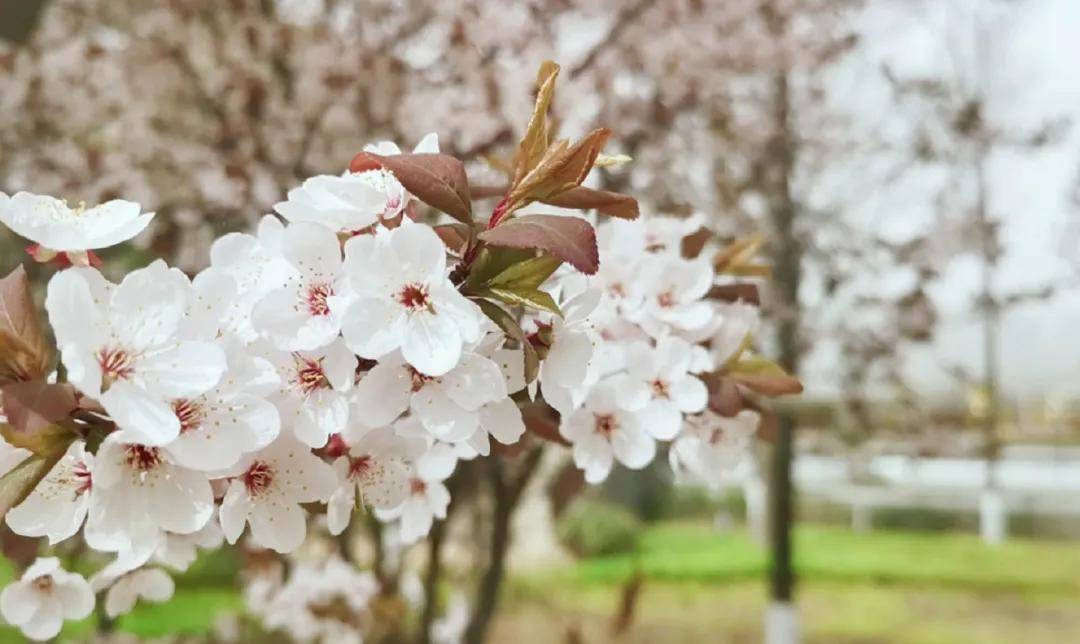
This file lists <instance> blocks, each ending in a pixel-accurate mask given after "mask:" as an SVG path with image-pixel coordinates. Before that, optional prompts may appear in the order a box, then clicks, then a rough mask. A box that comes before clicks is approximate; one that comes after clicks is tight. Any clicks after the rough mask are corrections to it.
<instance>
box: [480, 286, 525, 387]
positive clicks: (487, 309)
mask: <svg viewBox="0 0 1080 644" xmlns="http://www.w3.org/2000/svg"><path fill="white" fill-rule="evenodd" d="M473 301H474V302H476V304H477V305H478V306H479V307H480V310H481V311H483V312H484V315H486V316H488V318H489V319H490V320H491V321H492V322H494V323H495V324H496V325H497V326H498V327H499V328H500V329H502V330H503V333H505V334H506V335H508V336H509V337H511V338H513V339H514V340H517V342H518V344H520V345H521V349H522V351H523V352H524V354H525V384H529V383H530V382H532V381H534V380H536V375H537V374H538V373H539V372H540V356H538V355H536V349H535V348H533V345H532V343H531V342H529V338H528V337H527V336H526V335H525V332H524V331H523V330H522V329H521V325H519V324H518V323H517V320H515V319H514V316H512V315H510V314H509V313H508V312H507V311H506V309H504V308H503V307H501V306H499V305H498V304H495V303H494V302H489V301H487V300H481V299H476V300H473Z"/></svg>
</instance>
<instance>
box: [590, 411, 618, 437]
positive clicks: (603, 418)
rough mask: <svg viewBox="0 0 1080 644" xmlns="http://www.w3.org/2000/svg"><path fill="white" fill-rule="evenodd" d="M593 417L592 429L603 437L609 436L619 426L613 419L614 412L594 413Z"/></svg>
mask: <svg viewBox="0 0 1080 644" xmlns="http://www.w3.org/2000/svg"><path fill="white" fill-rule="evenodd" d="M594 417H595V419H596V420H595V425H594V429H595V431H596V433H597V434H600V435H601V436H603V437H604V438H611V435H612V434H614V433H615V430H616V429H618V428H619V423H618V421H617V420H615V414H594Z"/></svg>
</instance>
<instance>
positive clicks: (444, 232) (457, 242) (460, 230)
mask: <svg viewBox="0 0 1080 644" xmlns="http://www.w3.org/2000/svg"><path fill="white" fill-rule="evenodd" d="M432 228H433V230H434V231H435V234H436V235H438V236H439V239H441V240H442V242H443V243H444V244H446V247H447V248H449V249H450V251H451V252H453V253H456V254H458V255H460V254H461V253H462V252H463V251H464V249H465V244H466V243H467V242H468V240H469V229H468V227H467V225H466V224H442V225H439V226H433V227H432Z"/></svg>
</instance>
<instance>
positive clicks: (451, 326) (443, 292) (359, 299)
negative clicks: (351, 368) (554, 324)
mask: <svg viewBox="0 0 1080 644" xmlns="http://www.w3.org/2000/svg"><path fill="white" fill-rule="evenodd" d="M345 273H346V275H347V276H348V284H349V287H350V290H351V295H352V297H351V298H350V299H351V303H350V302H347V301H345V300H342V301H340V302H338V303H335V302H331V308H336V307H341V306H345V307H347V308H345V310H344V312H343V317H342V324H341V327H342V333H343V334H344V336H345V340H346V341H347V342H348V345H349V348H350V349H352V350H353V351H354V352H356V354H358V355H359V356H361V357H363V358H368V359H373V360H378V359H380V358H382V357H383V356H385V355H387V354H389V353H391V352H392V351H394V350H395V349H400V350H401V353H402V355H403V356H404V358H405V361H406V362H408V363H409V364H410V365H412V366H413V367H415V368H416V369H417V371H419V372H420V373H423V374H425V375H428V376H441V375H443V374H445V373H446V372H448V371H450V370H451V369H452V368H453V367H454V365H456V364H457V363H458V360H459V359H460V357H461V352H462V347H463V345H464V344H466V343H472V342H476V341H477V340H479V338H480V315H481V314H480V311H479V309H478V308H477V306H476V305H475V304H473V303H472V302H470V301H468V300H467V299H466V298H465V297H464V296H463V295H461V293H459V292H458V290H457V289H456V288H455V287H454V285H453V284H452V283H451V282H450V279H449V277H448V276H447V271H446V247H445V246H443V243H442V241H441V240H440V239H439V237H438V235H436V234H435V232H434V231H433V230H431V228H429V227H427V226H424V225H421V224H415V223H411V222H408V221H405V222H403V223H402V225H401V226H399V227H398V228H395V229H393V230H390V231H380V232H379V233H377V234H375V235H361V236H358V237H353V238H352V239H350V240H349V241H348V242H347V243H346V244H345Z"/></svg>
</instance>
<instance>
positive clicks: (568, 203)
mask: <svg viewBox="0 0 1080 644" xmlns="http://www.w3.org/2000/svg"><path fill="white" fill-rule="evenodd" d="M558 72H559V68H558V66H557V65H555V64H554V63H550V62H549V63H544V64H543V65H542V66H541V68H540V72H539V74H538V79H537V96H536V103H535V109H534V112H533V114H532V117H531V119H530V120H529V123H528V125H527V127H526V130H525V133H524V135H523V137H522V138H521V141H520V143H519V145H518V148H517V152H516V154H515V155H514V158H513V161H512V163H511V164H510V166H509V167H508V172H507V185H506V186H505V187H502V188H500V189H498V190H497V191H494V192H495V194H496V195H497V197H498V202H497V203H496V204H495V206H494V207H493V209H492V211H491V214H490V216H488V217H479V216H478V214H477V206H476V203H477V202H479V201H480V198H481V193H482V192H485V193H490V192H492V191H491V190H487V189H485V190H483V191H481V190H480V189H476V190H475V192H476V193H477V194H476V195H474V194H473V192H474V190H472V189H470V183H469V180H468V177H467V176H466V173H465V166H464V165H463V163H462V161H460V160H458V159H456V158H453V157H451V156H449V155H445V154H440V153H439V147H438V140H437V137H436V136H434V135H428V136H427V137H424V138H423V139H422V140H421V141H420V143H419V144H418V145H417V146H416V148H415V149H414V150H413V151H412V152H411V153H402V152H401V150H400V149H399V148H398V147H397V146H396V145H394V144H392V143H388V142H383V143H379V144H376V145H371V146H368V147H367V148H365V149H364V151H362V152H360V153H359V154H357V155H356V157H355V158H354V159H353V160H352V163H351V164H350V166H349V168H348V169H347V170H346V171H345V172H344V173H343V174H341V175H340V176H338V175H320V176H316V177H312V178H310V179H308V180H306V181H304V182H303V184H302V185H300V186H299V187H297V188H296V189H294V190H291V191H289V193H288V195H287V197H286V198H285V199H284V200H283V201H281V202H279V203H277V204H276V205H275V207H274V210H275V212H276V213H277V215H276V216H275V215H267V216H265V217H264V218H263V219H262V220H261V221H260V222H259V224H258V227H257V230H256V231H255V232H254V233H252V234H248V233H231V234H227V235H225V236H223V237H221V238H219V239H217V240H216V241H215V242H214V243H213V246H212V248H211V252H210V257H211V261H210V265H209V266H208V267H206V268H205V269H203V270H201V271H200V272H198V273H197V274H195V275H194V276H189V275H187V274H185V273H183V272H181V271H180V270H178V269H176V268H170V267H168V266H167V265H166V264H165V263H164V262H163V261H160V260H159V261H155V262H153V263H151V264H149V265H148V266H145V267H143V268H139V269H137V270H133V271H131V272H130V273H128V274H127V275H124V276H123V277H122V279H121V280H120V281H119V282H118V283H114V282H112V281H110V280H109V279H107V277H106V276H105V275H104V274H103V273H102V272H100V271H99V270H98V266H99V265H100V261H99V260H98V259H97V256H96V255H95V254H94V252H93V251H94V250H95V249H98V248H102V247H106V246H110V245H113V244H116V243H120V242H122V241H125V240H127V239H130V238H131V237H133V236H134V235H136V234H138V233H139V232H140V231H141V230H143V229H144V228H146V227H147V226H148V225H150V223H151V220H152V218H153V214H152V213H145V214H144V213H142V212H141V208H140V207H139V206H138V204H135V203H132V202H127V201H121V200H115V201H111V202H108V203H105V204H102V205H100V206H96V207H86V206H85V205H84V204H80V205H78V206H77V207H72V206H70V205H69V204H68V203H66V202H64V201H62V200H58V199H55V198H53V197H47V196H39V195H34V194H30V193H25V192H20V193H17V194H15V195H13V196H11V197H8V196H6V195H0V221H3V222H4V223H5V224H6V225H7V226H8V227H10V228H11V229H12V230H13V231H14V232H16V233H17V234H19V235H21V236H23V237H25V238H27V239H28V240H29V241H30V242H31V244H32V245H31V246H30V248H29V249H28V250H29V253H30V255H31V256H32V257H33V259H34V260H36V261H38V262H48V263H49V264H50V265H52V266H55V267H56V269H57V270H56V272H55V273H54V274H53V275H52V277H51V279H50V280H49V282H48V288H47V293H46V295H45V310H46V311H47V314H48V322H49V326H50V327H51V329H52V335H53V336H54V337H55V345H54V344H53V343H52V342H51V341H50V340H49V334H48V333H47V332H46V330H45V327H44V325H43V324H42V323H41V321H40V320H39V319H38V317H37V315H36V312H35V308H34V306H33V298H32V294H31V292H30V285H29V281H28V279H27V277H26V273H25V271H24V270H23V269H21V268H20V269H17V270H16V271H15V272H14V273H12V274H11V275H9V276H8V277H6V278H4V279H3V281H2V282H0V313H2V315H0V386H2V389H0V391H2V396H3V398H2V403H3V414H4V417H5V418H4V422H3V424H2V425H0V432H2V434H3V437H4V439H6V445H5V449H6V453H7V457H6V459H5V462H8V471H7V473H6V474H5V475H4V476H3V478H2V479H0V510H2V512H3V514H4V515H5V520H6V522H7V525H8V527H9V528H10V529H11V530H12V531H14V532H15V533H17V534H19V535H23V536H26V537H33V538H43V539H44V540H46V541H47V542H48V548H49V549H51V551H52V554H57V555H58V556H59V555H61V554H63V553H64V552H65V550H64V547H65V543H66V542H68V540H70V539H72V538H74V537H75V536H76V535H80V534H81V538H82V541H83V542H85V545H86V546H87V547H88V548H89V549H90V550H93V551H95V552H99V553H105V554H106V555H108V556H109V557H112V560H111V562H109V563H108V564H106V565H105V566H103V567H102V568H101V569H100V570H99V571H98V572H97V573H96V574H94V575H93V576H92V578H91V579H90V580H89V582H88V581H86V580H85V579H84V578H83V577H82V576H80V575H78V574H76V573H74V572H67V571H65V570H63V568H62V567H61V565H60V560H59V559H58V558H55V557H50V558H42V559H39V560H38V561H37V562H36V563H34V564H33V565H32V566H30V567H29V568H27V569H26V571H25V572H24V574H23V576H22V579H21V580H20V581H18V582H16V583H15V584H13V585H11V586H9V587H8V588H7V589H5V590H4V592H3V595H2V596H0V613H2V615H3V617H4V618H5V619H6V620H7V621H8V622H9V623H11V624H14V625H16V626H18V627H19V628H21V629H22V631H23V633H24V634H25V635H26V636H27V637H31V638H35V639H47V638H50V637H52V636H54V635H55V634H56V633H57V632H58V631H59V629H60V628H61V625H62V622H63V620H64V619H79V618H82V617H85V616H87V615H88V614H89V613H90V612H91V610H92V609H93V605H94V598H93V596H94V594H101V595H102V597H103V601H104V612H105V614H106V615H108V616H110V617H112V616H116V615H119V614H122V613H124V612H126V611H128V610H130V609H131V608H132V607H133V606H134V605H135V604H136V603H137V602H139V601H165V600H167V599H168V598H169V597H170V596H171V594H172V591H173V583H172V580H171V578H170V577H169V575H168V573H167V572H166V570H184V569H185V568H186V567H187V566H189V565H190V564H191V563H192V561H193V560H194V559H195V556H196V552H197V549H200V548H215V547H219V546H221V545H222V542H227V543H228V544H236V543H238V542H240V541H242V540H243V541H245V542H246V543H247V545H248V547H249V548H251V549H254V550H259V549H265V550H268V551H273V552H276V553H290V552H293V551H295V550H296V549H297V548H299V547H300V546H301V545H302V544H303V543H304V542H305V539H306V538H307V537H308V536H309V534H310V533H311V532H312V531H313V530H321V527H320V526H322V525H323V522H322V519H321V518H319V519H318V520H315V519H316V518H318V517H322V516H323V515H325V528H326V530H327V531H329V532H330V533H331V534H334V535H337V534H341V533H343V532H345V531H346V530H347V529H348V528H349V526H350V524H351V522H353V521H356V520H357V519H356V516H355V515H356V514H357V511H358V510H359V511H363V512H366V511H368V510H370V512H371V515H372V516H373V517H374V518H375V519H376V520H377V521H379V522H381V523H382V524H385V525H387V526H390V529H391V531H392V533H393V534H394V538H395V539H396V541H397V542H398V543H400V544H405V545H408V544H411V543H415V542H417V541H419V540H421V539H423V538H424V537H425V536H427V535H428V534H429V533H431V532H432V530H433V529H434V528H435V526H437V525H439V524H438V523H437V522H438V521H440V520H442V519H444V518H445V517H446V515H447V511H448V507H449V505H450V503H451V500H452V499H451V497H452V494H451V492H450V490H449V489H448V487H447V484H446V483H447V481H448V479H449V478H450V477H451V476H452V473H453V472H454V471H455V468H457V467H458V465H459V463H460V462H461V461H469V460H475V459H488V460H490V461H492V462H499V461H501V460H506V461H512V460H514V459H519V458H522V457H521V453H522V451H523V448H525V449H529V450H531V452H530V453H532V454H536V453H538V450H539V449H540V447H539V446H542V445H547V444H562V445H564V446H566V447H568V448H569V449H570V452H571V454H572V458H573V462H574V463H575V464H576V466H577V467H578V468H580V469H581V470H582V471H583V472H584V477H585V479H586V480H587V481H589V482H590V483H597V482H600V481H602V480H604V479H605V478H606V477H607V476H608V474H609V473H610V472H611V470H612V468H613V467H614V466H615V465H616V464H621V465H622V466H625V467H627V468H630V469H639V468H642V467H644V466H645V465H647V464H648V463H650V462H651V461H652V460H653V459H654V458H655V457H656V454H657V453H658V450H657V445H658V443H670V448H669V449H668V452H667V453H668V458H669V460H670V463H671V466H672V468H673V469H674V470H675V471H676V473H677V474H678V476H680V477H685V478H693V479H697V480H701V481H704V482H706V483H708V484H711V485H717V484H719V482H720V480H721V478H722V475H723V473H724V472H725V470H726V469H728V468H730V466H731V465H732V463H733V462H734V461H735V460H737V457H738V455H739V454H740V453H741V452H742V451H743V450H744V449H745V447H746V445H747V444H748V442H749V441H750V440H751V438H752V437H753V435H754V433H755V431H756V430H757V429H758V428H759V425H761V426H763V427H768V426H769V422H770V418H771V416H770V413H769V411H768V408H767V407H766V406H765V405H764V404H763V402H762V399H761V397H762V396H765V397H768V396H777V395H783V394H787V393H795V392H797V391H799V390H800V385H799V383H798V381H797V380H795V379H794V378H792V377H791V376H789V375H787V374H786V373H784V372H783V371H782V370H781V369H780V368H779V367H777V366H775V365H774V364H772V363H771V362H769V361H768V360H766V359H765V358H763V357H761V356H760V355H757V354H755V353H754V352H753V350H752V346H753V342H752V337H753V333H754V331H755V328H756V324H757V309H756V304H757V295H756V289H755V287H754V285H753V284H752V283H748V282H744V281H742V278H741V277H740V276H743V275H755V274H760V273H761V272H762V267H761V266H759V265H756V264H754V259H753V257H754V255H755V253H756V251H757V248H758V246H759V245H760V243H759V242H758V241H755V240H742V241H737V242H736V243H734V244H732V245H730V246H728V247H725V248H721V247H720V246H719V245H718V243H717V242H716V240H715V239H714V238H713V237H714V236H713V235H712V234H711V233H710V232H709V231H708V230H707V229H705V228H704V227H703V221H702V220H701V219H698V218H689V219H669V218H663V217H647V218H638V205H637V203H636V201H635V200H634V199H632V198H630V197H628V196H626V195H623V194H619V193H615V192H608V191H602V190H596V189H592V188H588V187H585V186H584V185H583V182H584V180H585V179H586V177H587V176H588V175H589V173H590V171H591V170H592V169H593V168H594V167H596V166H601V165H607V164H613V163H619V162H624V161H625V159H619V158H617V157H609V156H606V155H604V154H603V153H602V150H603V148H604V145H605V143H606V142H607V140H608V138H609V136H610V132H609V131H608V130H606V129H597V130H594V131H592V132H590V133H589V134H587V135H586V136H585V137H583V138H582V139H581V140H579V141H577V142H573V143H571V142H570V141H567V140H557V139H555V138H554V136H553V134H554V127H553V126H552V125H551V124H550V123H549V122H548V118H547V113H548V110H549V106H550V104H551V102H552V100H553V96H554V88H555V80H556V77H557V75H558ZM474 197H475V198H476V201H474ZM545 211H546V212H545ZM581 211H587V212H581ZM553 212H554V213H557V214H552V213H553ZM765 433H766V434H767V431H766V432H765ZM517 492H518V493H520V489H518V490H517ZM433 543H436V546H435V548H434V551H435V552H436V553H437V550H438V546H437V541H435V540H433ZM503 547H505V544H503ZM434 560H437V557H435V558H433V561H434ZM498 579H499V577H498V576H497V575H496V576H495V577H494V581H493V582H492V584H493V586H490V585H489V590H490V589H491V588H493V589H494V591H497V589H498ZM304 580H307V581H304ZM316 580H317V581H316ZM379 583H380V580H379V579H378V578H377V577H373V576H371V575H369V574H365V573H361V572H359V571H357V570H355V569H353V568H351V567H349V566H346V565H344V564H343V563H342V562H334V561H331V562H329V563H327V564H325V566H324V567H323V568H319V569H310V568H304V567H301V568H298V569H297V570H295V571H294V574H293V578H292V579H290V581H289V582H288V583H285V584H284V585H281V584H279V585H277V586H273V585H271V586H266V585H261V586H260V585H259V584H255V585H253V586H249V588H248V593H249V598H250V597H259V598H261V601H260V602H259V604H258V605H259V607H260V609H259V610H258V611H257V612H260V613H261V614H262V615H263V616H264V619H265V621H266V623H267V624H268V626H270V627H282V628H287V629H288V630H289V631H290V632H291V633H292V634H293V635H294V636H295V637H297V638H298V639H313V638H317V637H323V638H331V639H333V640H334V641H341V640H342V639H346V640H347V639H357V638H359V637H360V635H361V633H362V632H364V630H365V629H369V628H372V626H371V618H370V615H368V616H366V617H365V616H364V615H365V611H366V610H367V605H368V601H369V599H370V598H371V597H372V596H374V594H375V593H376V592H378V587H379ZM428 591H429V592H428V594H427V596H426V597H423V598H422V599H421V601H422V603H423V604H424V605H425V611H429V610H430V607H432V606H434V603H435V598H434V595H433V593H432V592H430V591H432V589H431V588H428ZM297 596H300V597H302V598H303V601H300V602H299V603H298V604H297V606H299V607H300V609H299V612H298V613H297V612H292V613H290V612H289V611H282V610H278V609H276V608H275V609H270V607H274V606H277V607H278V608H281V607H284V606H289V605H291V604H290V598H296V597H297ZM334 597H337V599H338V600H340V601H337V600H335V599H333V598H334ZM486 597H488V599H483V600H482V601H481V602H480V603H481V606H480V607H479V608H481V609H482V610H481V615H482V616H481V617H480V618H477V617H476V616H475V615H474V616H473V618H471V619H470V620H468V621H467V622H466V621H463V620H460V619H458V620H455V619H451V617H453V616H454V615H457V614H460V613H461V609H460V606H462V604H460V603H457V604H454V606H452V607H451V610H450V611H449V613H448V616H447V618H445V619H444V621H442V622H438V623H431V622H429V621H427V620H425V623H424V631H425V632H424V637H429V636H433V635H432V634H433V633H435V632H436V631H438V632H439V633H441V634H440V635H438V637H439V638H441V639H444V640H452V639H456V638H458V637H460V636H461V633H462V631H464V629H465V626H466V625H467V627H468V631H467V632H466V637H467V638H468V639H469V640H472V641H476V640H480V639H482V638H483V635H484V632H485V630H484V629H485V626H486V619H487V618H488V617H490V612H491V610H492V609H493V607H494V605H493V603H492V602H493V601H494V600H493V599H491V597H493V594H492V593H488V594H487V595H486ZM335 602H336V603H335ZM331 604H333V606H334V607H335V611H336V613H338V614H337V616H336V617H334V618H332V619H331V618H328V617H327V613H326V610H315V609H314V608H312V607H313V606H316V607H318V606H321V607H323V608H326V607H327V606H329V605H331ZM342 611H345V613H347V614H348V615H351V616H352V617H353V618H355V619H352V618H349V619H341V615H340V613H341V612H342ZM331 612H334V611H331ZM285 614H293V615H294V617H295V619H292V620H290V621H288V622H287V623H278V622H275V620H280V619H281V617H282V615H285ZM483 615H486V617H484V616H483ZM459 622H460V624H461V628H456V627H455V624H458V623H459ZM429 627H430V628H429Z"/></svg>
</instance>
